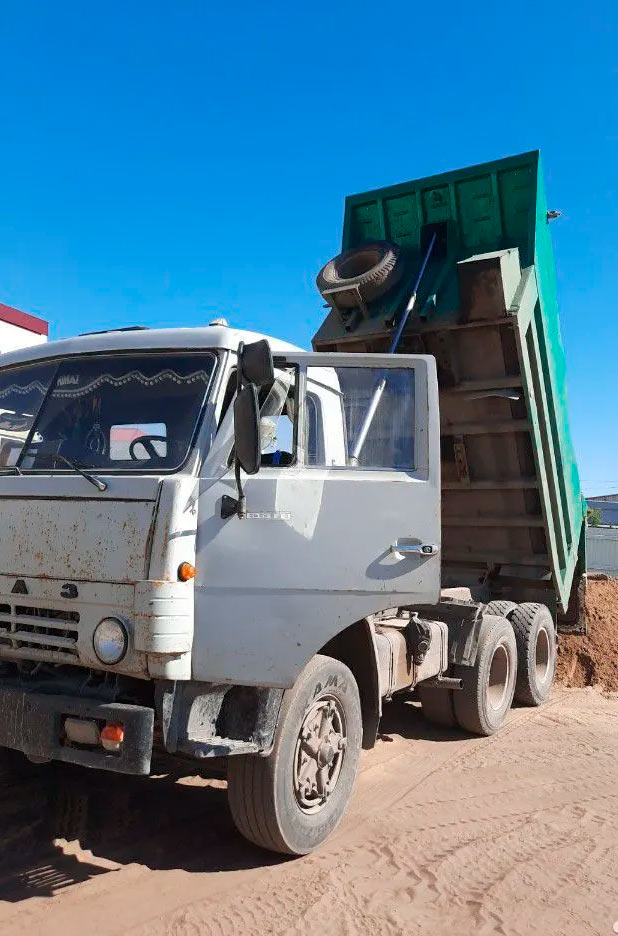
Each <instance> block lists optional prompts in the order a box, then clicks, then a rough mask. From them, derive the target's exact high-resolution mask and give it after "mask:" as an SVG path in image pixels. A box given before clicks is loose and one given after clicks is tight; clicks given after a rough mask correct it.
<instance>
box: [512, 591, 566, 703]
mask: <svg viewBox="0 0 618 936" xmlns="http://www.w3.org/2000/svg"><path fill="white" fill-rule="evenodd" d="M509 620H510V622H511V624H512V626H513V631H514V632H515V640H516V642H517V660H518V662H517V681H516V683H515V699H516V701H517V702H521V703H522V704H523V705H541V704H542V703H543V702H545V701H546V700H547V698H548V696H549V693H550V692H551V687H552V685H553V682H554V676H555V674H556V657H557V653H556V629H555V627H554V621H553V618H552V616H551V613H550V611H549V608H546V607H545V605H542V604H536V603H533V602H524V603H523V604H520V605H518V606H517V608H516V609H515V611H513V613H512V614H510V615H509Z"/></svg>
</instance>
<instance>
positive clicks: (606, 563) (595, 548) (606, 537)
mask: <svg viewBox="0 0 618 936" xmlns="http://www.w3.org/2000/svg"><path fill="white" fill-rule="evenodd" d="M586 551H587V554H588V571H589V572H609V574H610V575H617V574H618V529H616V528H614V527H611V528H609V527H588V529H587V530H586Z"/></svg>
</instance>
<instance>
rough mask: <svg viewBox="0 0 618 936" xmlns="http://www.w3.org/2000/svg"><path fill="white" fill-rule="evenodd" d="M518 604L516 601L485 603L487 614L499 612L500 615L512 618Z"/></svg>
mask: <svg viewBox="0 0 618 936" xmlns="http://www.w3.org/2000/svg"><path fill="white" fill-rule="evenodd" d="M516 607H517V605H516V604H515V602H514V601H501V600H499V599H497V600H495V601H490V602H489V604H486V605H485V614H497V615H499V616H500V617H505V618H510V616H511V614H512V612H513V611H514V610H515V608H516Z"/></svg>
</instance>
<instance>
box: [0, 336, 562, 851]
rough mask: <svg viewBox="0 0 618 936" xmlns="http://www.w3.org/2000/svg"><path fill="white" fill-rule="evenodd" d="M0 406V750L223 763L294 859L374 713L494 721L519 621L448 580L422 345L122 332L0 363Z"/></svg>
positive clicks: (84, 759) (237, 801)
mask: <svg viewBox="0 0 618 936" xmlns="http://www.w3.org/2000/svg"><path fill="white" fill-rule="evenodd" d="M243 348H244V350H243ZM247 348H249V349H255V348H259V349H261V350H262V352H263V351H264V349H265V348H266V352H267V356H268V352H270V354H272V359H273V360H272V365H270V366H271V368H272V369H271V370H270V371H269V369H268V367H267V368H266V371H265V372H263V373H261V374H256V375H253V374H251V372H250V371H251V368H250V366H249V364H246V362H247V360H248V359H247V358H246V357H245V355H246V349H247ZM239 355H240V356H239ZM245 364H246V366H245ZM380 382H382V383H383V385H384V386H383V392H382V394H381V398H380V403H379V406H378V407H377V409H376V410H375V413H374V414H373V416H372V418H371V420H370V423H369V425H367V418H366V417H367V411H368V407H369V406H370V405H371V401H372V398H373V396H374V394H375V388H376V386H377V385H378V384H379V383H380ZM241 397H242V399H241ZM245 403H246V406H245ZM252 406H253V407H254V408H255V420H254V421H255V425H254V426H253V424H252V422H251V420H252V418H253V417H252V416H251V413H252V412H253V411H252V409H251V407H252ZM243 407H244V408H243ZM247 407H248V408H247ZM0 413H1V414H2V415H1V416H0V419H4V420H5V421H6V423H7V425H13V426H17V427H19V429H18V431H17V432H16V431H13V432H12V433H8V431H7V433H6V434H5V436H4V437H3V435H2V431H1V427H0V529H1V535H0V746H2V747H6V748H12V749H15V750H19V751H22V752H23V753H25V754H26V755H27V756H28V757H29V758H30V759H31V760H33V761H46V760H51V759H56V760H62V761H69V762H73V763H77V764H82V765H84V766H86V767H94V768H99V769H107V770H113V771H120V772H125V773H148V772H149V769H150V760H151V754H152V750H153V743H155V742H154V740H153V739H154V738H157V739H158V743H160V744H161V745H162V746H163V747H164V748H165V750H166V751H167V752H168V753H169V754H172V755H174V754H178V755H182V756H184V757H187V756H189V757H193V758H196V759H199V760H202V759H204V758H209V757H221V756H225V757H227V758H229V760H228V778H229V797H230V805H231V809H232V814H233V816H234V819H235V821H236V824H237V825H238V827H239V829H240V830H241V832H243V834H245V835H246V836H247V837H248V838H250V839H252V840H253V841H255V842H257V843H258V844H261V845H263V846H265V847H267V848H271V849H274V850H276V851H282V852H290V853H293V854H302V853H305V852H308V851H310V850H311V849H313V848H314V847H316V846H317V845H318V844H320V842H322V841H323V840H324V839H325V838H326V836H327V835H328V834H329V833H330V831H331V830H332V829H333V828H334V826H335V825H336V823H337V822H338V820H339V818H340V817H341V815H342V813H343V810H344V807H345V804H346V802H347V799H348V797H349V794H350V791H351V789H352V785H353V782H354V776H355V773H356V768H357V763H358V759H359V754H360V749H361V746H362V745H364V746H366V747H369V746H371V745H372V744H373V743H374V742H375V738H376V732H377V726H378V721H379V717H380V713H381V704H382V700H383V699H388V698H390V696H391V695H392V694H393V693H394V692H397V691H402V690H406V691H408V690H412V689H413V688H414V687H415V686H417V687H420V690H421V699H422V702H423V706H424V709H425V711H426V713H427V714H428V715H429V717H431V718H433V720H434V721H437V722H440V723H442V724H454V718H455V716H454V714H453V706H455V707H456V708H457V712H458V714H457V718H458V721H459V723H460V724H462V725H464V726H465V727H468V728H469V729H470V730H473V731H478V732H479V733H484V734H489V733H491V732H492V731H494V730H496V729H497V728H498V727H499V726H500V724H501V723H502V721H503V719H504V717H505V714H506V712H507V711H508V708H509V707H510V704H511V700H512V698H513V692H514V691H515V671H516V669H517V655H516V650H515V643H514V637H513V630H512V628H511V627H510V625H509V623H508V621H506V619H505V618H504V617H500V616H496V612H495V609H494V613H493V614H492V613H489V614H488V613H487V609H484V608H483V606H482V604H480V603H478V602H473V601H472V600H471V596H470V594H469V593H468V594H467V595H466V596H464V600H460V599H461V596H459V598H458V597H457V596H455V597H453V595H452V594H451V595H441V592H440V530H441V523H440V417H439V407H438V388H437V379H436V364H435V359H434V358H433V357H432V356H430V355H423V354H418V355H397V356H389V355H386V354H379V355H373V354H355V353H334V354H330V353H315V352H314V353H308V352H304V351H302V350H300V349H297V348H295V347H294V346H292V345H289V344H287V343H285V342H282V341H278V340H276V339H272V338H268V339H265V338H264V336H260V335H256V334H253V333H248V332H241V331H237V330H234V329H232V328H229V327H227V326H225V325H213V326H209V327H204V328H196V329H172V330H131V329H129V330H118V331H113V332H107V333H103V334H94V335H87V336H83V337H79V338H75V339H71V340H65V341H58V342H53V343H50V344H48V345H45V346H40V347H35V348H30V349H27V350H24V351H17V352H14V353H11V354H6V355H3V356H2V361H1V366H0ZM361 437H362V438H361ZM252 445H253V449H254V451H253V454H251V451H249V454H247V446H248V447H249V449H251V446H252ZM9 448H10V451H9ZM3 453H4V454H3ZM241 465H244V468H245V469H247V470H248V471H249V472H250V473H249V474H248V473H246V471H244V470H243V468H242V467H241ZM239 484H240V487H239ZM489 610H490V612H491V610H492V609H489ZM548 616H549V614H548ZM549 622H550V623H549V625H547V623H546V624H545V627H546V629H547V640H548V653H549V657H548V663H547V672H546V674H545V676H544V677H543V679H544V680H545V682H543V679H541V680H540V684H541V688H542V691H543V693H545V684H546V683H547V679H549V682H548V686H550V685H551V679H552V678H553V669H551V667H553V656H551V654H552V653H555V639H554V637H553V623H552V621H551V616H549ZM552 641H554V643H553V644H552ZM552 648H553V649H552ZM550 669H551V672H550ZM479 685H482V689H483V692H482V693H481V694H479V692H478V686H479ZM547 691H549V689H548V688H547ZM545 694H546V693H545ZM479 699H480V701H479ZM475 700H476V701H475Z"/></svg>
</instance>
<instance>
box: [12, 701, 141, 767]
mask: <svg viewBox="0 0 618 936" xmlns="http://www.w3.org/2000/svg"><path fill="white" fill-rule="evenodd" d="M67 716H73V717H76V718H88V719H95V720H96V721H97V722H100V723H101V726H102V725H104V724H105V723H106V722H113V723H121V724H122V725H124V742H123V744H122V748H121V750H120V751H119V752H118V753H111V752H108V751H105V750H104V749H103V748H102V747H101V748H98V747H97V748H91V747H88V748H86V747H77V746H74V745H70V744H69V743H67V741H66V739H65V737H64V731H63V724H64V720H65V718H66V717H67ZM153 725H154V711H153V710H152V709H151V708H146V707H144V706H140V705H124V704H122V703H117V702H114V703H101V702H98V701H97V700H96V699H83V698H80V699H77V698H73V697H72V696H62V695H48V694H45V693H42V692H35V691H31V690H24V689H21V688H16V687H7V686H0V747H7V748H12V749H13V750H16V751H22V752H23V753H24V754H26V755H27V756H30V757H36V758H42V759H45V760H58V761H64V762H66V763H70V764H81V765H82V766H84V767H94V768H96V769H99V770H111V771H114V772H115V773H125V774H148V773H149V772H150V759H151V756H152V738H153Z"/></svg>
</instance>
